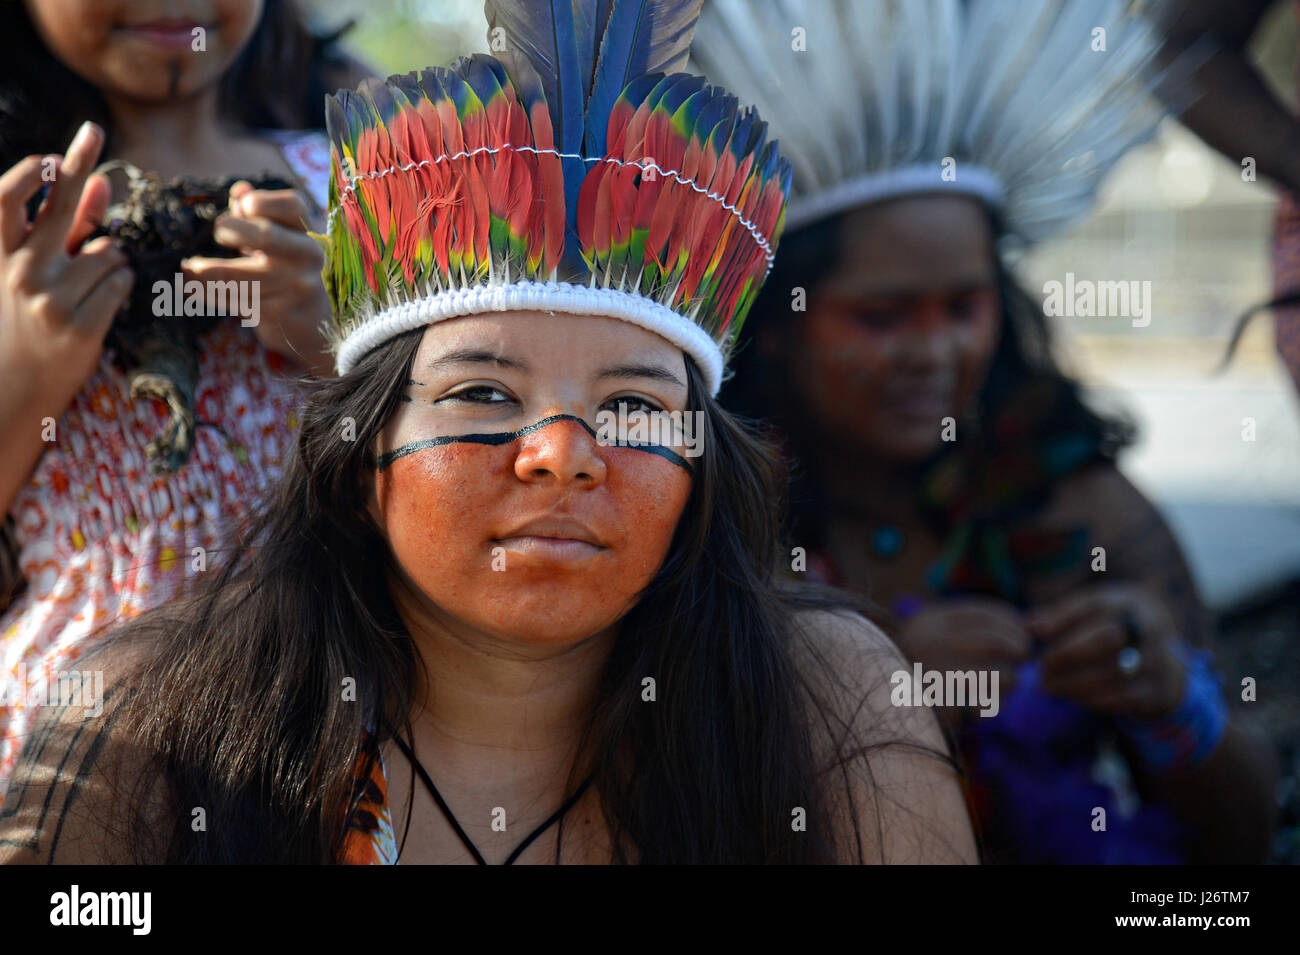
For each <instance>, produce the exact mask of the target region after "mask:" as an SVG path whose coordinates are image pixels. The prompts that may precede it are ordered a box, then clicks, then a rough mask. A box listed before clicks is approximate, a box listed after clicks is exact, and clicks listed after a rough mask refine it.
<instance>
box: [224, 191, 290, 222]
mask: <svg viewBox="0 0 1300 955" xmlns="http://www.w3.org/2000/svg"><path fill="white" fill-rule="evenodd" d="M230 212H231V214H232V215H234V216H236V217H238V218H243V219H251V218H254V217H259V216H260V217H261V218H264V219H270V220H271V221H272V222H275V223H277V224H279V225H282V226H284V227H285V228H288V229H293V230H294V231H296V232H301V231H303V223H304V221H305V220H306V219H307V218H308V217H309V216H308V211H307V205H306V203H304V202H303V201H302V196H300V195H298V193H297V192H296V191H295V190H293V189H251V188H250V190H249V191H248V192H245V193H243V194H242V195H241V196H239V197H238V198H236V197H235V196H234V190H233V188H232V189H231V200H230Z"/></svg>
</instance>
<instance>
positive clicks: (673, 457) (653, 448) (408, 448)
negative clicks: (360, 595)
mask: <svg viewBox="0 0 1300 955" xmlns="http://www.w3.org/2000/svg"><path fill="white" fill-rule="evenodd" d="M557 421H576V422H578V424H580V425H582V426H583V427H584V428H586V429H587V433H588V434H590V435H591V436H592V437H593V438H596V437H598V435H597V434H596V429H595V428H593V427H592V426H591V425H589V424H587V422H586V421H584V420H583V419H582V418H579V417H578V416H577V415H571V414H556V415H551V416H550V417H549V418H543V419H542V420H541V421H535V422H533V423H532V424H530V425H525V426H524V427H522V428H520V429H519V430H518V431H497V432H494V433H491V434H449V435H444V436H443V437H440V438H425V439H424V440H423V441H412V442H411V443H410V444H404V445H402V446H401V447H400V448H398V449H397V450H395V451H389V452H388V453H387V454H381V455H380V456H379V459H378V460H377V461H376V462H375V469H376V470H379V471H383V470H384V469H386V468H387V467H388V466H389V465H390V464H392V463H393V462H394V461H396V460H397V459H398V458H404V457H406V456H407V455H408V454H415V453H416V452H417V451H425V450H427V449H429V448H437V447H441V446H442V445H444V444H491V445H498V444H509V443H510V442H511V441H518V440H519V439H520V438H522V437H523V436H524V435H526V434H532V433H533V432H534V431H536V430H538V429H539V428H545V427H546V426H547V425H550V424H554V423H555V422H557ZM606 447H617V448H635V449H636V450H638V451H645V452H646V453H648V454H657V455H659V456H660V457H661V458H665V459H666V460H668V461H671V462H672V463H673V464H675V465H677V466H678V467H679V468H681V469H682V470H684V471H685V472H686V473H687V474H691V473H693V472H692V471H691V466H690V464H688V463H687V461H686V459H685V458H684V457H682V456H681V455H680V454H678V453H677V452H676V451H673V450H671V449H670V448H665V447H664V446H663V445H660V444H650V443H648V442H647V443H646V444H634V443H632V442H630V441H620V442H619V443H618V444H614V445H606Z"/></svg>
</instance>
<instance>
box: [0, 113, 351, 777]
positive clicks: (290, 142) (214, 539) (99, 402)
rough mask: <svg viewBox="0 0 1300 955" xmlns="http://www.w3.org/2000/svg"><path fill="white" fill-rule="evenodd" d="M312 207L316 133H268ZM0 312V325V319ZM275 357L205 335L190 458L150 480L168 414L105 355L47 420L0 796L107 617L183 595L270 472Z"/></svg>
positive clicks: (17, 624)
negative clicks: (151, 448) (151, 452)
mask: <svg viewBox="0 0 1300 955" xmlns="http://www.w3.org/2000/svg"><path fill="white" fill-rule="evenodd" d="M268 135H269V136H270V138H272V139H274V140H275V141H276V142H277V144H278V145H279V146H280V148H281V149H282V151H283V152H284V156H285V159H286V160H287V161H288V163H289V164H290V166H291V167H292V169H293V170H294V172H295V173H296V174H297V176H298V178H299V179H300V180H301V183H302V186H303V188H304V191H306V192H307V194H308V195H309V196H310V198H311V199H312V200H313V201H314V202H316V204H317V205H318V206H319V207H321V208H323V207H324V206H325V203H326V184H327V182H328V175H329V149H328V144H327V142H326V140H325V137H324V136H323V135H321V134H320V133H314V132H313V133H292V134H290V133H284V132H278V133H270V134H268ZM3 320H4V319H3V316H0V321H3ZM283 370H284V363H283V361H282V360H281V359H280V358H279V357H278V356H276V355H275V354H273V353H271V352H269V351H267V350H266V349H265V348H263V347H262V345H261V344H260V343H259V342H258V340H257V338H256V337H255V336H254V334H253V330H252V329H251V328H244V327H242V326H241V325H240V324H239V323H237V322H223V323H220V324H219V325H217V326H216V327H215V328H213V329H212V330H211V331H210V332H209V333H208V334H207V335H205V337H204V341H203V350H202V353H201V357H200V360H199V387H198V392H197V395H196V404H195V409H194V410H195V417H196V418H197V419H198V420H199V421H203V422H210V423H212V424H213V425H215V426H216V427H207V426H200V427H199V428H198V429H197V431H196V434H195V437H194V449H193V453H192V455H191V457H190V460H189V461H188V462H187V463H186V465H185V466H184V467H183V468H182V469H181V470H180V472H179V473H177V474H175V475H160V476H156V477H155V476H152V475H150V473H149V467H148V463H147V460H146V458H145V451H144V449H145V445H146V444H148V443H149V441H151V440H152V439H153V438H154V437H155V436H156V435H157V434H158V433H159V432H160V431H161V430H162V427H163V424H164V422H165V421H166V419H167V417H168V415H167V412H166V410H165V409H164V408H163V407H162V406H161V405H160V404H159V403H156V402H150V401H146V400H140V401H135V400H132V399H131V397H130V394H129V387H128V384H127V380H126V376H125V375H124V374H123V373H122V371H121V370H120V369H118V368H117V367H115V365H114V363H113V357H112V355H111V354H109V353H108V351H107V350H106V352H105V354H104V355H103V356H102V357H101V359H100V364H99V368H98V369H97V370H96V371H95V373H94V374H93V375H92V376H91V378H90V380H89V381H87V382H86V384H85V386H84V387H83V388H82V389H81V392H80V393H79V394H78V395H77V396H76V397H75V398H74V399H73V401H72V403H71V405H70V406H69V407H68V409H67V411H65V412H64V414H63V415H62V417H60V418H59V420H58V422H57V424H56V432H55V440H54V441H53V442H52V443H51V444H50V446H49V447H48V449H47V450H46V451H45V453H44V454H43V455H42V457H41V459H40V461H39V462H38V463H37V465H36V468H35V470H34V471H33V472H32V474H31V476H30V478H29V479H28V482H27V484H26V485H25V486H24V487H23V489H22V490H21V491H20V492H19V494H18V497H17V498H16V499H15V501H14V503H13V506H12V508H11V510H10V515H11V516H12V517H13V519H14V523H15V525H16V537H17V545H18V549H19V555H18V556H19V566H20V568H21V570H22V573H23V576H24V577H25V578H26V579H27V588H26V590H25V591H23V593H22V594H21V595H20V596H19V597H18V598H17V599H16V600H15V601H14V603H13V605H12V606H11V607H9V608H8V609H7V611H6V612H5V613H4V614H3V616H0V794H3V792H4V789H5V787H6V786H7V784H8V779H9V776H10V774H11V773H12V771H13V767H14V763H15V762H16V760H17V757H18V753H19V749H20V748H21V746H22V742H23V739H24V737H25V735H26V733H27V731H28V726H29V724H30V720H31V718H32V716H33V714H34V713H35V709H36V706H37V705H39V704H40V703H41V702H44V701H45V699H46V698H47V694H52V693H53V692H54V690H53V689H52V688H54V687H56V686H57V684H58V678H59V674H60V673H68V672H70V671H74V670H75V669H76V660H77V658H78V656H80V655H81V653H82V652H83V650H85V649H86V647H87V646H88V644H89V643H90V642H91V641H93V640H94V639H95V638H96V637H97V636H99V635H100V634H101V633H102V632H104V630H103V628H105V626H106V625H108V624H112V623H113V622H114V621H118V620H123V619H128V618H131V617H134V616H136V615H138V614H140V613H141V612H143V611H145V610H147V609H150V608H152V607H155V606H158V605H159V604H162V603H165V602H166V601H168V600H170V599H171V598H173V597H175V596H177V595H179V594H181V593H183V592H184V591H185V590H186V588H187V586H188V585H189V584H190V583H191V582H192V581H193V580H194V579H195V578H196V577H197V576H198V575H199V574H202V573H207V572H210V571H211V570H212V569H213V568H214V567H215V566H217V565H218V564H219V563H220V561H221V554H220V553H219V547H220V542H221V540H222V533H223V530H224V529H225V528H226V527H227V526H229V525H230V523H231V522H232V521H238V520H241V519H242V518H244V517H245V516H246V515H247V514H248V511H249V506H250V504H251V503H252V502H253V501H255V500H257V498H258V497H259V496H260V494H261V492H262V490H263V489H264V488H266V487H267V486H268V485H269V484H270V483H271V482H273V481H274V480H275V479H276V478H277V477H278V476H279V475H280V473H281V469H282V466H283V463H284V461H285V460H286V456H287V455H288V453H289V452H290V450H291V448H292V444H291V442H292V440H293V435H294V432H295V431H296V429H297V425H298V422H297V417H296V413H295V410H294V409H295V407H296V395H295V394H294V391H293V390H292V386H291V385H290V384H289V381H288V379H287V378H285V377H283V376H282V375H280V374H279V373H280V372H282V371H283Z"/></svg>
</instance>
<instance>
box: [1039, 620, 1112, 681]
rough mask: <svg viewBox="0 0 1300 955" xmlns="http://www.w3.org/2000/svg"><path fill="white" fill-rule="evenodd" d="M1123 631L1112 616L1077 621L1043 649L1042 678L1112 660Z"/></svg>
mask: <svg viewBox="0 0 1300 955" xmlns="http://www.w3.org/2000/svg"><path fill="white" fill-rule="evenodd" d="M1126 640H1127V634H1125V632H1124V628H1123V626H1121V625H1120V623H1119V622H1118V621H1117V620H1115V619H1114V618H1112V617H1104V618H1101V619H1097V620H1090V621H1085V622H1083V623H1080V624H1079V625H1078V626H1076V627H1074V629H1072V630H1070V631H1069V632H1068V633H1067V634H1065V635H1063V636H1062V637H1060V638H1059V640H1058V641H1057V642H1056V643H1053V644H1051V645H1050V646H1048V648H1047V649H1046V650H1045V651H1043V657H1042V664H1043V678H1044V679H1049V678H1052V677H1056V676H1058V675H1061V674H1066V673H1069V672H1071V671H1073V670H1076V669H1078V668H1079V667H1083V666H1088V665H1090V664H1092V663H1095V662H1098V661H1114V660H1117V659H1118V658H1119V652H1120V650H1122V649H1124V644H1125V642H1126Z"/></svg>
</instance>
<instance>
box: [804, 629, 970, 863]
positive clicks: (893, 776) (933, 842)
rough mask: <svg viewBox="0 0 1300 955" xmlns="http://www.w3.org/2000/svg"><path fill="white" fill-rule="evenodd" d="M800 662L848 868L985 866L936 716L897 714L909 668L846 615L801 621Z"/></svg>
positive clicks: (907, 710) (909, 710)
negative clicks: (897, 689)
mask: <svg viewBox="0 0 1300 955" xmlns="http://www.w3.org/2000/svg"><path fill="white" fill-rule="evenodd" d="M795 624H796V632H797V634H798V636H799V639H796V640H795V647H796V650H795V659H796V664H797V666H798V668H799V671H800V675H801V677H802V678H803V679H804V681H805V686H806V687H807V689H808V690H809V692H810V695H811V700H810V703H811V711H812V712H811V716H810V723H811V734H812V741H813V747H814V752H815V754H816V758H817V763H818V768H819V770H820V771H821V772H822V773H823V776H822V778H823V779H825V780H827V784H828V795H829V797H830V799H831V802H832V805H833V806H834V807H835V808H834V809H833V811H834V812H835V814H836V817H837V818H836V820H835V825H834V828H835V832H836V838H837V842H838V843H839V844H840V846H841V847H842V852H841V854H842V858H843V860H844V861H857V859H859V858H861V859H863V860H865V861H876V862H910V863H969V862H976V861H978V853H977V851H976V848H975V841H974V836H973V834H972V830H971V825H970V820H969V816H968V814H967V811H966V805H965V801H964V799H963V797H962V794H961V787H960V780H959V775H958V772H957V769H956V765H955V763H954V762H953V760H952V758H951V755H950V751H949V747H948V743H947V741H946V740H945V739H944V736H943V733H942V731H941V729H940V727H939V722H938V720H937V719H936V718H935V716H934V714H933V713H932V712H931V711H930V710H928V709H926V708H924V707H911V706H896V705H894V701H893V696H894V695H893V694H892V692H891V691H892V689H893V686H894V684H895V683H896V681H897V679H898V678H899V676H898V675H899V674H902V676H903V677H904V678H907V679H910V678H911V671H910V668H909V666H908V663H907V661H906V660H905V659H904V657H903V655H902V654H901V653H900V652H899V650H898V648H897V647H896V646H895V645H894V643H893V641H892V640H890V639H889V637H888V636H887V635H886V634H885V633H884V631H882V630H881V629H880V628H879V627H878V626H876V625H875V624H874V623H872V622H870V621H869V620H867V619H866V618H865V617H863V616H861V615H860V614H857V613H854V612H852V611H848V610H807V611H800V612H798V613H796V615H795Z"/></svg>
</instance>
